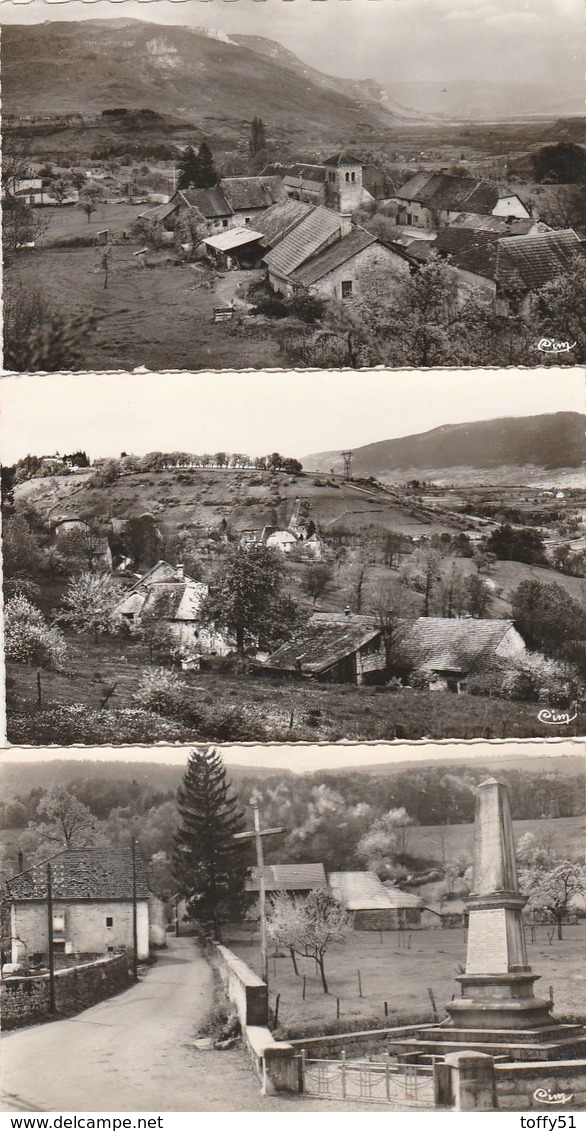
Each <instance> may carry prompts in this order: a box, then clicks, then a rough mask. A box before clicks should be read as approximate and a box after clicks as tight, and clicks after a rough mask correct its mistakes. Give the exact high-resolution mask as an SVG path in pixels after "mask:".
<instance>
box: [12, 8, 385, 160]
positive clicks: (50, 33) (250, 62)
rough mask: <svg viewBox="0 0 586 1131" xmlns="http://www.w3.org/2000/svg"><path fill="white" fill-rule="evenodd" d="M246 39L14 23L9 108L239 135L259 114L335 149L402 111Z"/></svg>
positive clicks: (104, 25)
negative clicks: (147, 120) (160, 119)
mask: <svg viewBox="0 0 586 1131" xmlns="http://www.w3.org/2000/svg"><path fill="white" fill-rule="evenodd" d="M246 39H247V37H244V36H241V37H238V41H237V39H236V38H234V39H232V38H230V37H227V36H222V37H219V36H216V35H214V34H213V33H209V32H208V31H206V29H193V28H185V27H166V26H163V25H159V24H153V23H144V22H143V21H141V20H131V19H112V20H83V21H79V22H67V21H53V22H47V23H43V24H35V25H30V26H25V25H20V24H17V25H8V26H6V27H5V28H4V29H3V36H2V76H3V81H2V85H3V109H4V113H5V114H8V115H16V116H23V115H37V114H38V115H45V116H46V115H55V114H65V113H75V114H80V113H81V114H83V115H89V116H91V115H96V114H100V113H101V112H102V111H103V110H104V109H114V108H117V107H128V108H135V109H141V108H142V109H144V108H148V109H150V110H154V111H156V112H158V113H163V114H165V113H166V114H172V115H173V116H174V117H178V118H180V119H181V120H183V121H184V122H186V123H189V124H192V125H193V126H195V127H197V128H198V129H200V130H201V131H203V133H205V134H206V136H209V137H212V138H213V137H219V138H229V137H231V138H240V139H241V138H243V137H244V136H245V135H246V132H247V129H248V123H249V122H250V121H251V120H252V118H253V117H254V116H255V115H256V114H259V113H262V115H263V119H265V121H266V124H267V130H268V134H269V137H278V136H280V135H281V133H284V134H285V133H286V136H287V138H288V139H289V140H290V141H294V140H297V141H300V140H301V139H307V140H309V139H313V140H314V141H316V140H320V139H321V140H322V141H326V140H327V142H328V144H330V145H331V147H332V149H335V147H336V145H337V144H339V143H343V142H346V141H349V140H351V139H352V138H353V136H354V135H355V134H356V128H357V127H358V125H359V126H360V131H361V134H362V136H365V137H367V136H368V135H369V133H370V134H375V133H377V132H380V131H381V130H388V129H389V128H390V127H392V126H393V124H394V123H395V122H396V121H397V120H399V118H398V115H397V114H396V113H395V112H393V110H392V109H390V108H389V106H388V105H387V104H386V102H385V101H383V99H384V92H382V91H381V92H379V97H380V98H381V101H377V97H376V92H375V93H373V91H372V89H371V87H370V86H368V85H367V86H366V87H364V86H363V85H362V84H357V83H354V84H353V83H351V82H345V81H344V80H336V79H333V78H329V76H322V75H320V73H319V72H317V71H313V70H312V69H311V68H305V67H304V65H303V64H302V63H301V62H300V61H299V60H295V56H293V57H292V58H293V60H295V66H293V65H292V62H291V55H290V53H289V52H285V51H284V49H283V48H281V47H280V45H279V44H272V47H271V42H270V41H262V43H263V49H262V51H260V50H259V49H258V44H255V45H254V46H251V45H250V44H247V43H246V42H245V41H246ZM267 43H268V44H269V46H268V47H267V46H266V45H267ZM255 48H256V49H255ZM31 74H34V76H35V81H34V84H33V83H31V81H30V75H31ZM64 75H66V76H67V82H66V83H64V82H63V81H62V79H63V76H64Z"/></svg>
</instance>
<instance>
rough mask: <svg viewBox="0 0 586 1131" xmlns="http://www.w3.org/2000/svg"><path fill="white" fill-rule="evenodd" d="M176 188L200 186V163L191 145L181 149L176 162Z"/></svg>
mask: <svg viewBox="0 0 586 1131" xmlns="http://www.w3.org/2000/svg"><path fill="white" fill-rule="evenodd" d="M177 174H178V176H177V188H180V189H186V188H201V187H202V186H201V183H200V182H201V164H200V160H199V156H198V154H197V153H196V152H195V149H194V148H193V146H192V145H188V146H187V149H184V150H183V153H182V154H181V157H180V158H179V161H178V163H177Z"/></svg>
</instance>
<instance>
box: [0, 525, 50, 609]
mask: <svg viewBox="0 0 586 1131" xmlns="http://www.w3.org/2000/svg"><path fill="white" fill-rule="evenodd" d="M2 525H3V530H2V573H3V582H4V593H5V595H8V594H11V593H13V594H14V593H21V594H25V595H26V596H28V597H34V596H35V595H36V594H37V593H38V584H37V582H38V579H39V574H40V569H41V554H40V551H39V545H38V542H37V539H36V537H35V535H34V534H33V532H32V531H31V528H30V526H29V524H28V522H27V520H26V518H25V517H24V515H23V514H10V515H6V516H5V518H4V520H3V524H2Z"/></svg>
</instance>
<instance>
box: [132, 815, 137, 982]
mask: <svg viewBox="0 0 586 1131" xmlns="http://www.w3.org/2000/svg"><path fill="white" fill-rule="evenodd" d="M132 977H133V978H134V981H135V982H138V916H137V903H136V837H133V838H132Z"/></svg>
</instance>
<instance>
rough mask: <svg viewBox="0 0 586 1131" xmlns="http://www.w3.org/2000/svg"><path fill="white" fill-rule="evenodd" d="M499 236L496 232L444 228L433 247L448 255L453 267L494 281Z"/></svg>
mask: <svg viewBox="0 0 586 1131" xmlns="http://www.w3.org/2000/svg"><path fill="white" fill-rule="evenodd" d="M497 241H498V235H497V233H496V232H485V231H480V230H479V231H476V230H474V229H472V228H451V227H450V228H444V229H443V231H441V232H439V234H438V237H437V239H436V240H435V242H434V243H433V245H432V246H433V247H434V248H435V250H436V251H438V252H439V253H440V254H443V255H447V256H448V257H449V260H450V263H451V265H452V266H453V267H460V268H461V269H462V270H463V271H472V272H473V274H475V275H483V276H484V277H485V278H487V279H494V277H495V272H496V263H497V246H498V243H497Z"/></svg>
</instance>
